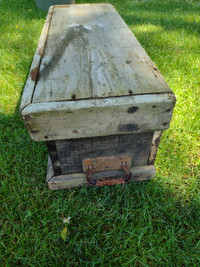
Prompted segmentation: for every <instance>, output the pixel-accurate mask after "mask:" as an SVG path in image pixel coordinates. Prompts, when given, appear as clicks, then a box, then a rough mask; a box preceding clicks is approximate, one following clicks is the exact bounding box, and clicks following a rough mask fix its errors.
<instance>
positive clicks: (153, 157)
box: [148, 131, 162, 165]
mask: <svg viewBox="0 0 200 267" xmlns="http://www.w3.org/2000/svg"><path fill="white" fill-rule="evenodd" d="M161 135H162V132H160V131H156V132H154V135H153V140H152V145H151V152H150V154H149V159H148V165H153V164H154V163H155V161H156V155H157V151H158V146H159V143H160V139H161Z"/></svg>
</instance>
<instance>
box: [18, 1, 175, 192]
mask: <svg viewBox="0 0 200 267" xmlns="http://www.w3.org/2000/svg"><path fill="white" fill-rule="evenodd" d="M174 105H175V96H174V94H173V92H172V90H171V89H170V87H169V86H168V85H167V83H166V82H165V80H164V78H163V77H162V75H161V74H160V72H159V71H158V69H157V68H156V67H155V65H154V64H153V62H152V61H151V59H150V58H149V56H148V55H147V54H146V52H145V51H144V49H143V48H142V46H141V45H140V43H139V42H138V41H137V39H136V38H135V36H134V35H133V33H132V32H131V31H130V29H129V28H128V27H127V25H126V24H125V22H124V21H123V20H122V18H121V17H120V16H119V14H118V13H117V12H116V10H115V9H114V8H113V6H111V5H110V4H84V5H69V6H52V7H50V9H49V13H48V16H47V19H46V22H45V25H44V28H43V31H42V34H41V37H40V41H39V44H38V48H37V51H36V54H35V56H34V59H33V62H32V66H31V70H30V74H29V77H28V79H27V83H26V86H25V88H24V92H23V97H22V102H21V107H20V109H21V115H22V117H23V119H24V122H25V125H26V127H27V130H28V131H29V134H30V136H31V138H32V139H33V140H35V141H45V142H46V144H47V147H48V151H49V155H50V157H49V164H48V174H47V182H48V185H49V188H50V189H61V188H70V187H73V186H87V185H90V186H95V185H109V184H117V183H125V182H128V181H139V180H146V179H151V178H153V177H154V175H155V167H154V162H155V157H156V152H157V147H158V144H159V140H160V135H161V132H162V131H163V130H166V129H167V128H168V127H169V125H170V120H171V117H172V112H173V108H174ZM124 172H125V174H124ZM86 176H87V177H86ZM121 176H123V178H119V177H121ZM111 178H112V179H111ZM99 180H100V181H99ZM101 180H102V181H101Z"/></svg>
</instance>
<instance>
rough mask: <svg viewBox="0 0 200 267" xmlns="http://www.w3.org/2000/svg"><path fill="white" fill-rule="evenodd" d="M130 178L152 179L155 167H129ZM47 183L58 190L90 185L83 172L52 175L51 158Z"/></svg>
mask: <svg viewBox="0 0 200 267" xmlns="http://www.w3.org/2000/svg"><path fill="white" fill-rule="evenodd" d="M131 173H132V178H131V180H130V182H137V181H144V180H149V179H153V178H154V176H155V173H156V171H155V167H154V166H153V165H149V166H138V167H134V168H131ZM122 175H123V172H120V171H111V172H103V173H99V174H98V173H96V174H95V173H94V174H93V177H94V178H95V179H102V178H110V177H114V176H117V177H119V176H122ZM47 184H48V187H49V189H52V190H59V189H69V188H73V187H83V186H91V185H90V184H89V183H88V182H87V180H86V176H85V173H73V174H68V175H67V174H66V175H60V176H54V172H53V169H52V164H51V160H50V159H49V162H48V169H47Z"/></svg>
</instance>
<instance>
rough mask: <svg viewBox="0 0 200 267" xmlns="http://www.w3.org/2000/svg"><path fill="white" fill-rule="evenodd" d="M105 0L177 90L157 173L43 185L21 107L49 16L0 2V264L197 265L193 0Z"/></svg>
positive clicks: (43, 160) (18, 2) (199, 201)
mask: <svg viewBox="0 0 200 267" xmlns="http://www.w3.org/2000/svg"><path fill="white" fill-rule="evenodd" d="M84 2H86V1H78V0H77V1H76V3H84ZM87 2H102V1H87ZM109 2H110V3H112V4H113V5H114V6H115V8H116V9H117V11H118V12H119V13H120V15H121V16H122V17H123V19H124V20H125V21H126V23H127V24H128V26H129V27H130V29H131V30H132V31H133V32H134V34H135V35H136V37H137V38H138V40H139V41H140V43H141V44H142V45H143V47H144V48H145V50H146V51H147V53H148V54H149V56H150V57H151V58H152V60H153V61H154V62H155V64H156V65H157V67H158V68H159V70H160V71H161V73H162V74H163V76H164V77H165V79H166V80H167V82H168V83H169V85H170V86H171V88H172V89H173V91H174V92H175V94H176V95H177V104H176V107H175V110H174V115H173V119H172V123H171V126H170V129H169V130H167V131H166V132H164V133H163V137H162V142H161V144H160V148H159V153H158V157H157V161H156V168H157V175H156V177H155V179H154V180H152V181H149V182H141V183H133V184H128V185H125V186H124V187H123V186H114V187H104V188H87V189H85V188H82V189H73V190H68V191H67V190H62V191H56V192H54V191H50V190H48V189H47V186H46V183H45V176H46V165H47V149H46V147H45V145H44V144H43V143H40V142H37V143H36V142H33V141H32V140H31V139H30V137H29V135H28V133H27V131H26V129H25V126H24V124H23V121H22V119H21V118H20V115H19V103H20V99H21V94H22V90H23V86H24V83H25V81H26V77H27V74H28V71H29V68H30V64H31V61H32V57H33V55H34V52H35V50H36V46H37V42H38V39H39V35H40V32H41V29H42V26H43V23H44V21H45V16H46V14H45V13H44V12H41V11H38V10H37V9H36V7H35V3H34V1H33V0H30V1H28V0H27V1H26V0H0V184H1V189H0V190H1V194H0V199H1V205H0V211H1V213H0V227H1V229H0V265H1V266H15V265H25V266H37V265H39V266H62V265H65V266H76V265H78V266H95V265H96V266H200V192H199V191H200V179H199V178H200V132H199V125H200V113H199V110H200V108H199V98H200V80H199V77H200V46H199V44H200V36H199V34H200V26H199V25H200V2H199V1H197V0H196V1H195V0H193V1H192V0H187V1H186V0H185V1H184V0H155V1H153V0H149V1H143V0H141V1H136V0H127V1H120V0H117V1H114V0H113V1H109ZM68 216H70V217H71V219H70V224H69V225H67V226H68V231H67V234H66V239H65V240H63V239H62V238H61V232H62V230H63V228H64V227H65V226H66V224H64V223H63V218H67V217H68Z"/></svg>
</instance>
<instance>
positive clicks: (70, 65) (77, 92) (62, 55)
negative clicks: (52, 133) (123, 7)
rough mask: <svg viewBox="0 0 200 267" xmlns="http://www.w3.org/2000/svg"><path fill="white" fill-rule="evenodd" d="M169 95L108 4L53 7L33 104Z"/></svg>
mask: <svg viewBox="0 0 200 267" xmlns="http://www.w3.org/2000/svg"><path fill="white" fill-rule="evenodd" d="M166 92H171V89H170V88H169V86H168V85H167V83H166V82H165V81H164V79H163V77H162V75H161V74H160V73H159V71H158V70H157V68H156V67H155V66H154V64H153V63H152V61H151V59H150V58H149V57H148V55H147V54H146V52H145V51H144V49H143V48H142V47H141V45H140V43H139V42H138V41H137V39H136V38H135V36H134V35H133V34H132V32H131V31H130V30H129V28H128V27H127V25H126V24H125V22H124V21H123V20H122V18H121V17H120V15H119V14H118V13H117V12H116V11H115V9H114V8H113V6H111V5H109V4H93V5H91V4H84V5H72V6H67V7H59V6H57V7H55V8H54V11H53V16H52V21H51V24H50V29H49V33H48V39H47V42H46V48H45V53H44V56H43V58H42V61H41V65H40V71H39V76H38V81H37V84H36V87H35V91H34V95H33V101H32V102H33V103H40V102H52V101H68V100H74V99H77V100H78V99H88V98H89V99H90V98H105V97H115V96H127V95H130V94H133V95H138V94H153V93H166Z"/></svg>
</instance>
